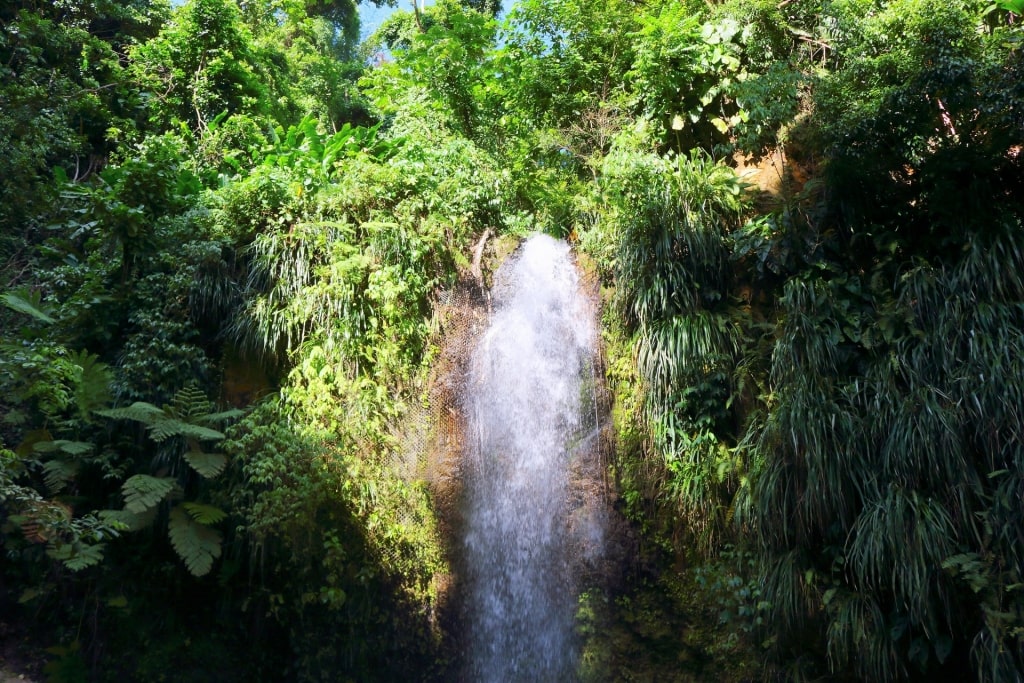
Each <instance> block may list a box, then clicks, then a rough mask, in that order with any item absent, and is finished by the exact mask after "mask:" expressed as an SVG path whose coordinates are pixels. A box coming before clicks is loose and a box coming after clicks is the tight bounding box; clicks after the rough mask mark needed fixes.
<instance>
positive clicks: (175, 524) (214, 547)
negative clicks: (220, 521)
mask: <svg viewBox="0 0 1024 683" xmlns="http://www.w3.org/2000/svg"><path fill="white" fill-rule="evenodd" d="M167 534H168V536H169V537H170V539H171V545H172V546H174V551H175V552H176V553H178V557H180V558H181V559H182V561H184V563H185V566H186V567H187V568H188V570H189V572H191V573H192V575H193V576H205V575H206V574H207V573H209V571H210V569H211V568H212V567H213V561H214V560H215V559H217V558H218V557H220V549H221V548H220V547H221V536H220V533H219V532H218V531H216V530H214V529H210V528H207V527H206V526H203V525H202V524H200V523H199V522H197V521H195V520H194V519H192V517H190V516H189V514H188V513H187V512H186V511H185V509H184V508H183V506H178V507H176V508H174V509H173V510H171V517H170V522H169V524H168V527H167Z"/></svg>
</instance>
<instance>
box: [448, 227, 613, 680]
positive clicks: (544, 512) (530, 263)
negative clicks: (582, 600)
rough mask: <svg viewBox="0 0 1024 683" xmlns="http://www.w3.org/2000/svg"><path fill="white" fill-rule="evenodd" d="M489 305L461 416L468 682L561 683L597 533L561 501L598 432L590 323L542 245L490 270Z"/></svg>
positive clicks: (577, 509) (574, 275) (568, 670)
mask: <svg viewBox="0 0 1024 683" xmlns="http://www.w3.org/2000/svg"><path fill="white" fill-rule="evenodd" d="M492 296H493V301H492V306H493V312H492V315H491V320H490V324H489V326H488V328H487V331H486V332H485V334H484V335H483V336H482V337H481V338H480V339H479V341H478V343H477V346H476V349H475V351H474V353H473V356H472V361H471V365H470V371H469V377H468V382H467V394H466V403H465V406H466V411H467V416H466V417H467V427H466V428H467V433H466V439H467V442H468V447H467V452H466V456H465V457H466V460H465V463H464V468H465V470H464V471H465V483H466V508H465V535H464V549H463V550H464V564H465V572H466V579H467V596H466V604H467V609H466V619H467V624H466V625H467V627H468V638H467V639H468V643H469V653H468V667H469V670H468V672H467V680H472V681H474V682H476V681H480V682H499V681H500V682H509V681H571V680H573V679H574V677H575V667H576V663H577V659H578V644H577V642H576V637H575V634H574V630H573V618H574V612H575V608H576V600H577V593H578V589H577V586H576V584H575V581H574V577H575V576H576V575H577V570H578V567H579V563H580V562H581V561H582V560H583V559H584V558H583V557H582V556H583V555H586V554H588V553H590V554H593V553H599V552H600V548H601V546H602V534H603V526H602V522H601V519H600V515H599V514H594V513H593V509H592V508H588V507H587V506H586V505H581V504H580V503H579V502H578V501H579V499H580V496H579V495H577V494H574V492H573V490H572V489H573V487H574V486H575V485H576V484H575V483H574V476H575V475H574V474H573V473H574V472H578V471H580V470H581V468H580V466H579V463H577V462H575V461H576V460H578V459H580V458H587V457H591V456H592V455H593V451H594V449H592V448H590V449H588V448H587V447H586V444H587V443H588V441H590V440H592V437H593V435H594V434H596V433H597V431H598V425H597V424H596V411H595V407H594V398H593V396H594V392H593V386H594V372H593V368H594V356H595V344H596V331H595V320H594V316H593V310H592V306H591V303H590V302H589V301H588V300H587V299H586V297H584V296H583V294H582V292H581V288H580V282H579V275H578V272H577V270H576V266H575V264H574V262H573V259H572V255H571V252H570V249H569V247H568V245H567V244H565V243H564V242H560V241H558V240H555V239H553V238H551V237H548V236H546V235H537V236H534V237H532V238H530V239H529V240H528V241H526V242H525V243H524V244H523V245H522V246H521V247H520V249H519V251H518V252H517V253H516V254H514V255H513V256H512V257H510V258H509V259H508V260H507V261H506V262H505V263H504V264H503V265H502V267H501V268H500V269H499V270H498V272H497V273H496V275H495V283H494V288H493V290H492ZM582 469H584V470H586V469H588V468H586V467H584V468H582ZM590 469H593V468H590Z"/></svg>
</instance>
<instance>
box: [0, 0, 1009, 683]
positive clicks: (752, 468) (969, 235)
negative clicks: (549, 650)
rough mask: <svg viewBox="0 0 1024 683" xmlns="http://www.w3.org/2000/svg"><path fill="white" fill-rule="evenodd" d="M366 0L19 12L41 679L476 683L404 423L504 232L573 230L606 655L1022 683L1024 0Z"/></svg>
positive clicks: (26, 492) (5, 63) (630, 672)
mask: <svg viewBox="0 0 1024 683" xmlns="http://www.w3.org/2000/svg"><path fill="white" fill-rule="evenodd" d="M355 9H356V8H355V5H354V4H353V3H352V2H350V1H349V0H336V1H330V2H328V1H323V0H256V1H254V2H236V1H235V0H189V1H187V2H185V3H183V4H181V5H180V6H176V7H174V8H173V9H172V8H171V7H170V6H169V4H168V3H166V2H161V1H157V0H154V1H152V2H146V1H143V0H120V1H115V0H93V1H89V2H81V1H74V2H72V1H58V2H48V3H44V2H32V1H30V0H23V1H17V2H13V3H12V2H9V3H7V4H5V5H4V7H3V8H2V9H0V29H2V30H0V158H2V159H3V162H2V167H0V275H2V278H3V280H2V283H0V287H2V289H3V293H2V299H0V303H3V306H2V307H0V329H2V334H0V413H2V416H3V417H2V421H0V550H2V552H3V554H4V562H3V563H2V565H0V586H2V588H0V614H2V615H3V616H2V617H0V620H2V623H0V626H4V627H5V628H6V627H7V626H6V622H7V621H8V616H7V615H11V617H10V621H11V622H17V623H21V624H26V626H24V627H23V631H24V633H23V635H25V636H27V637H29V640H30V642H32V643H37V644H39V645H40V646H41V648H49V650H48V651H47V655H46V656H47V658H48V663H47V665H46V666H47V671H46V674H47V675H48V676H49V677H50V679H51V680H55V681H78V680H129V679H130V680H160V679H162V680H189V681H195V680H198V681H202V680H216V681H225V680H239V681H243V680H246V681H247V680H282V679H296V680H329V681H337V680H360V681H367V680H381V681H391V680H453V679H455V678H457V675H458V667H459V664H460V662H459V633H458V624H457V623H454V622H455V621H457V620H455V619H453V618H452V614H451V613H450V607H448V606H446V605H447V602H446V601H448V600H450V599H451V596H448V595H445V593H444V591H445V586H446V583H447V581H448V578H449V574H450V572H451V569H450V562H451V560H452V558H451V557H450V550H451V548H452V547H453V539H450V538H446V537H445V530H446V529H450V528H451V525H450V524H445V522H444V520H440V519H438V512H439V509H440V508H439V506H438V505H437V503H436V501H435V500H434V498H433V494H434V492H433V491H432V490H431V489H430V487H429V486H428V485H427V483H426V482H425V481H424V478H423V476H422V472H420V471H419V470H418V466H419V465H418V463H417V462H416V460H417V454H416V453H412V454H410V453H409V447H408V445H407V444H406V443H404V442H403V439H402V437H401V436H400V434H401V433H402V430H403V422H404V421H405V420H407V419H408V418H409V416H411V415H415V414H416V410H417V409H422V403H423V401H424V400H425V398H424V397H425V395H426V391H427V388H428V386H429V384H430V382H431V372H432V369H433V367H434V362H435V360H436V359H437V355H438V338H437V335H438V333H439V329H440V328H441V327H442V325H441V323H440V322H439V321H438V320H437V319H435V312H434V306H435V302H436V301H437V299H438V296H439V294H440V293H441V292H443V291H446V290H448V289H449V288H451V287H452V286H454V285H455V283H456V282H457V281H458V279H459V278H460V277H467V276H468V275H469V271H470V261H471V259H472V245H474V244H476V243H477V242H478V240H479V239H480V236H481V235H484V234H485V231H488V230H489V231H490V233H489V234H498V235H509V236H522V235H526V234H528V233H530V232H533V231H537V230H542V231H546V232H549V233H552V234H556V235H559V236H563V237H567V238H569V239H570V240H572V241H573V242H574V243H575V244H576V246H577V249H578V251H579V252H580V253H582V254H586V255H587V257H588V261H589V262H590V263H592V264H593V268H594V270H595V271H596V273H597V275H598V277H599V278H600V279H601V284H602V285H603V287H604V288H603V292H604V294H605V296H604V299H603V301H602V303H603V310H602V321H603V328H604V329H603V333H604V335H603V336H604V340H605V346H606V359H607V363H606V380H607V382H608V384H609V387H610V388H611V389H612V392H613V394H614V399H615V400H614V408H613V411H614V419H615V433H616V437H617V443H616V454H615V458H614V461H613V464H612V466H611V471H610V472H609V475H610V478H611V479H614V481H615V482H616V484H617V491H616V495H617V496H618V499H617V500H616V501H615V503H616V506H617V508H618V509H620V510H621V511H622V513H623V514H624V515H625V517H626V518H627V519H628V521H629V523H630V524H631V525H632V527H633V529H634V532H635V533H636V534H637V537H638V539H639V542H638V547H639V556H638V557H637V558H635V562H631V563H627V566H623V567H621V568H620V571H619V572H618V573H617V575H616V576H614V577H609V578H608V580H607V581H606V582H605V583H604V584H602V585H594V586H588V587H586V588H587V591H586V593H585V594H584V595H583V596H582V597H581V602H580V612H579V618H578V625H579V634H580V637H581V640H582V641H583V654H582V657H581V660H580V662H581V669H580V674H579V675H580V679H581V680H587V681H604V680H608V681H612V680H685V681H688V680H716V681H717V680H735V681H739V680H752V679H764V680H768V679H780V680H782V679H785V680H790V679H804V680H811V679H813V680H825V679H830V680H865V681H883V680H931V679H933V678H935V677H938V676H940V675H945V676H946V677H947V678H951V679H956V680H979V681H993V682H1003V681H1021V680H1024V654H1022V653H1024V591H1022V590H1021V587H1022V586H1024V554H1022V553H1024V538H1022V537H1021V529H1022V528H1024V417H1022V414H1024V413H1022V406H1024V367H1022V362H1024V361H1022V360H1021V359H1022V358H1024V348H1022V346H1024V275H1022V273H1024V225H1022V220H1024V219H1022V216H1024V211H1022V209H1024V207H1022V201H1024V199H1022V198H1024V168H1022V166H1024V153H1022V149H1021V145H1022V142H1024V55H1022V52H1024V38H1022V35H1024V34H1022V28H1021V26H1022V23H1021V22H1022V13H1024V7H1022V6H1021V5H1020V3H1019V2H1018V1H1017V0H1001V1H1000V2H997V3H995V4H990V3H988V2H975V1H974V0H958V1H956V2H952V3H945V4H942V3H939V4H936V3H925V2H922V1H921V0H888V1H885V2H875V1H874V0H872V1H871V2H866V1H864V0H822V1H815V0H795V1H792V2H781V3H779V2H774V1H772V2H763V1H761V0H757V1H753V2H751V1H747V0H730V1H728V2H724V3H703V2H679V3H669V2H660V1H658V0H651V1H650V2H640V3H635V2H625V1H624V0H598V1H596V2H579V1H578V0H522V1H521V2H519V3H517V4H516V5H515V6H514V7H513V8H512V9H511V11H510V12H509V15H508V16H507V17H503V18H500V19H499V18H497V17H496V15H497V13H498V7H497V6H495V5H494V3H490V2H477V1H476V0H473V1H468V2H465V3H462V4H459V3H457V2H454V1H451V0H445V1H443V2H439V3H437V4H436V5H434V6H432V7H429V8H418V9H417V10H416V11H415V12H412V13H408V12H405V13H403V12H398V13H396V14H395V15H394V16H393V17H392V18H391V19H390V20H389V21H388V22H387V23H385V25H384V26H383V27H382V28H381V29H380V30H379V31H378V32H377V34H376V35H375V36H373V37H372V38H371V39H370V40H369V41H367V43H366V44H364V45H362V46H360V45H357V42H356V41H357V36H358V18H357V15H356V12H355ZM380 48H386V49H388V50H390V52H389V53H388V54H387V56H386V57H383V58H381V59H378V60H376V61H377V62H379V63H376V64H374V65H372V66H370V65H368V64H367V63H365V62H364V61H363V60H362V59H361V58H360V57H359V55H365V54H370V52H371V51H374V50H378V49H380ZM758 161H760V168H761V169H762V171H761V176H760V177H759V178H757V179H756V182H751V183H748V182H746V180H747V178H746V177H745V176H744V175H743V173H744V169H746V170H749V169H750V168H752V167H753V165H754V164H755V163H756V162H758ZM772 174H774V175H775V176H776V177H774V178H771V177H770V176H771V175H772ZM446 610H449V611H446Z"/></svg>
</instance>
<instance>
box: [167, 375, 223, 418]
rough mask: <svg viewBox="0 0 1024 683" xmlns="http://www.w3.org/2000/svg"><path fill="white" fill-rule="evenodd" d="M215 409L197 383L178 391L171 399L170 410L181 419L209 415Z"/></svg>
mask: <svg viewBox="0 0 1024 683" xmlns="http://www.w3.org/2000/svg"><path fill="white" fill-rule="evenodd" d="M212 408H213V404H211V403H210V401H209V399H207V398H206V394H204V393H203V392H202V391H201V390H200V389H199V387H198V386H196V385H195V383H190V384H188V385H186V386H184V387H182V388H181V389H179V390H178V391H177V393H175V394H174V398H172V399H171V405H170V410H169V411H168V412H170V413H172V414H173V415H176V416H178V417H181V418H190V417H199V416H201V415H207V414H208V413H209V412H210V410H211V409H212Z"/></svg>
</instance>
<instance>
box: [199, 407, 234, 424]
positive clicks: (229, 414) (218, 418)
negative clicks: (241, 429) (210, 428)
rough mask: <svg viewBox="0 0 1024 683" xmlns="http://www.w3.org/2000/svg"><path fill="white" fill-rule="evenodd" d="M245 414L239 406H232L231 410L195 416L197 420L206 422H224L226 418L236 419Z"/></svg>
mask: <svg viewBox="0 0 1024 683" xmlns="http://www.w3.org/2000/svg"><path fill="white" fill-rule="evenodd" d="M243 415H245V411H244V410H239V409H238V408H232V409H231V410H224V411H221V412H219V413H210V414H209V415H200V416H199V417H196V418H195V421H196V422H202V423H204V424H215V423H217V422H224V421H226V420H235V419H237V418H240V417H242V416H243Z"/></svg>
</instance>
